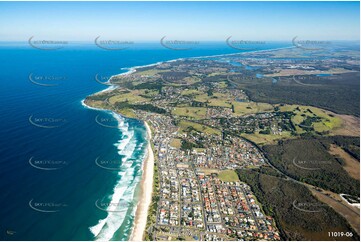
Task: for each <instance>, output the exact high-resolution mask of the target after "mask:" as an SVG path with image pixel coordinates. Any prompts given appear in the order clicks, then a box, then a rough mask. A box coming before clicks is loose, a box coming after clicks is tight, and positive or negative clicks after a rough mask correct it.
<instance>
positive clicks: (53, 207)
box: [29, 199, 68, 213]
mask: <svg viewBox="0 0 361 242" xmlns="http://www.w3.org/2000/svg"><path fill="white" fill-rule="evenodd" d="M67 206H68V205H67V204H64V203H57V202H34V199H31V200H30V201H29V207H30V208H31V209H33V210H35V211H37V212H41V213H57V212H60V211H61V210H62V209H64V208H65V207H67Z"/></svg>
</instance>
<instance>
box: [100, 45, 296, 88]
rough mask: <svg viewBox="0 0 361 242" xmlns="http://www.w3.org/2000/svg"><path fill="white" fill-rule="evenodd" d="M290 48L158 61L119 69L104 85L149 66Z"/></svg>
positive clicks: (281, 48) (290, 47)
mask: <svg viewBox="0 0 361 242" xmlns="http://www.w3.org/2000/svg"><path fill="white" fill-rule="evenodd" d="M292 48H295V46H293V45H292V46H288V47H280V48H273V49H264V50H252V51H245V52H236V53H229V54H218V55H205V56H193V57H180V58H176V59H171V60H167V61H158V62H155V63H151V64H145V65H140V66H133V67H124V68H121V69H122V70H128V71H126V72H124V73H120V74H115V75H112V76H111V77H110V78H109V80H108V81H107V82H106V83H109V84H112V83H111V79H112V78H113V77H118V76H126V75H130V74H133V73H134V72H136V71H137V69H138V68H143V67H151V66H156V65H160V64H163V63H169V62H175V61H179V60H186V59H201V58H212V57H221V56H232V55H242V54H246V53H258V52H265V51H276V50H283V49H292ZM107 89H108V88H107ZM107 89H105V90H107ZM103 91H104V90H103ZM100 92H102V91H100ZM94 94H96V93H94Z"/></svg>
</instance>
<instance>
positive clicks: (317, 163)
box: [292, 158, 332, 171]
mask: <svg viewBox="0 0 361 242" xmlns="http://www.w3.org/2000/svg"><path fill="white" fill-rule="evenodd" d="M292 163H293V164H294V165H295V166H297V167H298V168H301V169H304V170H310V171H315V170H321V169H322V168H321V167H307V165H311V166H325V165H331V164H332V162H331V161H325V160H324V161H320V160H296V158H293V160H292Z"/></svg>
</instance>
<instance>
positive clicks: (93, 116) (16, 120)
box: [0, 42, 291, 240]
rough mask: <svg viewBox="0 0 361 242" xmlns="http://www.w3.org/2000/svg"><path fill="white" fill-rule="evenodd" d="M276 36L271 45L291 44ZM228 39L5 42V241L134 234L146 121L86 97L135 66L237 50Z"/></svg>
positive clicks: (1, 182)
mask: <svg viewBox="0 0 361 242" xmlns="http://www.w3.org/2000/svg"><path fill="white" fill-rule="evenodd" d="M289 46H291V43H271V44H265V45H263V46H262V49H275V48H282V47H289ZM238 52H241V50H237V49H232V48H230V47H229V46H227V45H226V44H225V43H223V42H222V43H221V42H209V43H208V42H207V43H204V44H200V45H199V46H197V48H193V49H187V50H174V49H167V48H164V47H163V46H161V45H160V44H159V42H152V43H139V44H134V45H133V46H132V47H131V48H128V49H124V50H117V51H116V50H104V49H101V48H98V47H97V46H96V45H94V44H92V43H71V42H70V43H69V44H67V45H66V46H64V48H62V49H58V50H51V51H48V50H40V49H36V48H32V47H31V46H30V45H28V44H27V43H25V42H18V43H5V42H2V43H0V63H1V64H0V85H1V87H0V97H1V105H0V114H1V117H2V118H1V122H0V137H1V138H0V154H1V159H0V192H1V196H0V208H1V209H0V240H97V239H99V240H127V239H128V238H129V236H130V233H131V230H132V226H133V221H134V215H135V208H136V204H137V194H138V191H139V181H140V179H141V175H142V163H143V159H144V157H145V156H146V147H147V142H148V141H147V136H146V129H145V127H144V125H143V123H142V122H141V121H138V120H134V119H129V118H125V117H122V116H120V115H117V114H115V113H112V112H109V111H103V110H95V109H89V108H87V107H85V106H83V105H82V102H81V101H82V100H83V99H84V98H85V97H86V96H88V95H91V94H93V93H95V92H99V91H101V90H103V89H105V88H107V86H105V85H102V84H100V83H98V82H97V81H96V79H98V80H102V81H106V80H107V79H108V78H109V77H110V76H112V75H116V74H119V73H125V72H127V71H129V68H131V67H134V66H142V65H149V64H152V63H157V62H162V61H168V60H173V59H177V58H187V57H200V56H212V55H222V54H231V53H238Z"/></svg>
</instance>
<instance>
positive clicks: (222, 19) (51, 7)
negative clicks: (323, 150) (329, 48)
mask: <svg viewBox="0 0 361 242" xmlns="http://www.w3.org/2000/svg"><path fill="white" fill-rule="evenodd" d="M359 9H360V7H359V2H33V3H29V2H0V41H12V40H27V39H29V37H31V36H35V37H37V38H39V39H51V40H68V41H72V40H79V41H92V40H94V38H95V37H97V36H99V35H100V36H102V38H104V39H109V40H111V39H118V40H119V39H122V40H129V41H149V40H154V41H158V40H159V39H160V38H162V37H163V36H167V38H170V39H178V40H200V41H204V40H220V41H223V40H224V39H225V38H227V37H228V36H234V38H235V39H236V38H238V39H243V40H268V41H270V40H286V41H289V40H290V39H291V38H293V37H294V36H299V37H300V38H302V39H317V40H359V35H360V32H359V29H360V22H359V19H360V12H359Z"/></svg>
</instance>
